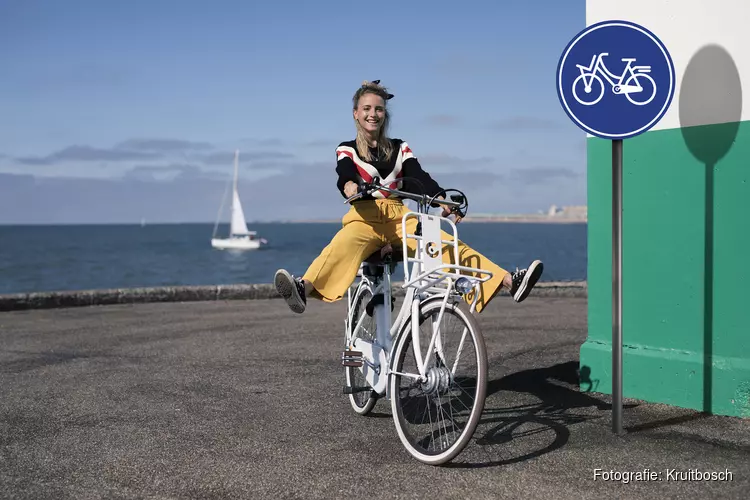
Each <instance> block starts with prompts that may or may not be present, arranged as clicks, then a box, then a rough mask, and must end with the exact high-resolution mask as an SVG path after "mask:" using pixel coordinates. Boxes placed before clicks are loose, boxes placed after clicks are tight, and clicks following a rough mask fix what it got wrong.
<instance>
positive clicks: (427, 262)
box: [345, 188, 492, 399]
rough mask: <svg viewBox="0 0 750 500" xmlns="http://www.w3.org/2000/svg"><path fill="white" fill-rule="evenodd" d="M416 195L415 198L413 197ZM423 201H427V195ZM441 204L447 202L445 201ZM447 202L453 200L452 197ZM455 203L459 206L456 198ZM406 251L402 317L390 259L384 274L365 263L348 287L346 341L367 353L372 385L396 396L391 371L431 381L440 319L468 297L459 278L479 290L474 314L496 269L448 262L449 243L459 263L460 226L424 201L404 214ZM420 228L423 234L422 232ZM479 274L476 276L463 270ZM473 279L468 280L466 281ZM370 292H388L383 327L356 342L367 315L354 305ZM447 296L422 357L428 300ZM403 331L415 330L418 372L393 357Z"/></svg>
mask: <svg viewBox="0 0 750 500" xmlns="http://www.w3.org/2000/svg"><path fill="white" fill-rule="evenodd" d="M385 189H386V190H388V191H391V192H395V193H397V194H401V195H406V196H405V197H411V196H410V195H409V193H402V192H400V191H398V190H391V189H388V188H385ZM412 199H413V197H412ZM422 201H423V200H422ZM440 203H443V201H441V202H440ZM447 204H450V202H448V203H447ZM454 205H456V204H455V203H454ZM411 219H416V220H417V224H415V228H419V230H415V231H414V232H413V233H409V232H408V227H409V225H410V224H409V223H410V221H411ZM401 222H402V226H401V227H402V238H401V239H402V246H403V248H402V251H403V256H404V261H403V265H404V283H403V285H402V288H404V289H406V295H405V298H404V302H403V303H402V305H401V307H400V310H399V313H398V315H397V318H396V320H395V321H394V322H392V321H391V317H392V315H391V300H392V299H391V296H392V295H391V294H392V287H391V269H390V267H391V266H390V264H389V263H386V264H384V265H383V273H382V279H375V280H373V279H371V277H370V276H367V275H366V273H364V272H362V268H360V273H358V276H360V282H359V284H358V285H357V286H356V288H355V292H354V294H353V295H352V288H351V287H350V288H349V291H348V292H347V302H348V311H347V318H346V320H345V328H346V345H347V346H348V347H350V348H352V349H356V350H357V351H358V352H361V360H362V365H361V366H360V370H361V371H362V373H363V374H364V375H365V378H366V380H367V382H368V384H369V385H370V386H371V387H372V390H374V391H375V392H376V393H378V394H380V395H382V394H384V393H385V397H386V398H387V399H390V398H391V395H390V384H388V380H389V378H390V375H401V376H405V377H411V378H416V379H421V380H426V370H425V366H427V365H428V363H429V362H430V359H431V353H432V352H433V349H434V350H436V351H437V352H438V353H441V354H442V344H441V341H440V328H439V325H440V322H441V320H442V317H443V313H444V311H445V308H446V307H447V305H448V302H449V300H463V299H462V298H460V296H461V292H459V291H458V290H457V286H456V284H457V282H458V281H459V280H462V279H463V280H466V281H465V282H464V285H465V287H463V293H465V294H469V293H471V292H472V291H473V292H474V299H473V300H472V302H471V304H470V312H471V313H474V311H475V308H476V303H477V300H478V298H479V285H480V284H481V283H482V282H484V281H487V280H488V279H490V278H491V277H492V273H491V272H490V271H485V270H482V269H478V268H472V267H468V266H461V265H459V264H445V263H444V262H443V252H444V250H443V249H444V247H445V248H449V249H450V251H452V253H453V256H452V257H453V259H452V261H453V262H459V248H458V241H459V240H458V229H457V227H456V224H455V223H454V222H453V221H452V220H450V219H448V218H444V217H440V216H435V215H430V214H429V213H428V212H427V206H426V204H423V203H420V206H419V211H418V212H413V211H410V212H407V213H406V214H404V216H403V217H402V221H401ZM443 223H447V224H448V225H449V229H450V232H448V231H446V233H447V234H448V235H449V237H450V238H449V239H444V238H443V229H442V224H443ZM417 233H419V234H417ZM409 240H415V241H416V245H415V246H416V251H415V252H414V256H413V257H409V256H408V255H409V251H408V243H409ZM462 273H473V274H474V275H473V276H472V275H468V274H462ZM466 284H468V285H466ZM365 291H369V292H370V293H372V295H373V297H376V296H380V295H382V297H383V300H382V303H381V302H380V301H378V302H377V303H376V305H375V306H374V308H373V309H374V310H373V316H374V317H375V319H376V325H377V332H376V340H375V342H369V341H367V340H364V339H360V338H358V339H356V341H355V342H354V344H352V337H353V336H354V334H355V333H356V332H357V331H358V330H359V329H360V328H361V327H362V322H361V319H362V318H363V317H364V315H361V316H360V318H359V321H357V319H356V318H354V317H353V309H352V305H353V304H356V303H357V301H358V300H359V297H360V296H361V295H362V294H363V293H365ZM428 300H429V301H433V300H441V302H442V303H441V308H440V312H439V314H438V319H437V325H438V326H437V328H436V327H435V325H433V333H432V336H431V339H430V342H429V344H428V347H427V351H426V355H425V356H424V358H423V357H422V349H421V345H420V338H419V330H420V329H419V326H420V325H419V318H420V308H421V306H422V304H424V303H425V302H426V301H428ZM409 318H410V320H411V325H410V328H409V329H406V325H405V323H406V321H407V320H408V319H409ZM355 321H356V322H357V323H356V325H354V327H353V328H349V326H350V325H352V323H353V322H355ZM467 333H468V331H467V329H464V331H463V333H462V338H461V343H460V345H461V346H463V342H464V340H465V337H466V335H467ZM399 334H402V335H403V334H405V335H411V339H412V346H413V351H414V356H415V359H416V362H417V367H418V373H411V374H410V373H398V372H396V371H394V367H395V364H396V360H395V358H394V357H393V356H392V353H393V351H394V349H393V347H394V346H395V345H396V344H397V343H398V342H400V341H402V339H401V337H400V336H399ZM460 353H461V349H459V352H458V354H457V358H456V361H455V363H454V365H453V367H452V370H451V373H455V369H456V366H457V364H458V357H459V356H460Z"/></svg>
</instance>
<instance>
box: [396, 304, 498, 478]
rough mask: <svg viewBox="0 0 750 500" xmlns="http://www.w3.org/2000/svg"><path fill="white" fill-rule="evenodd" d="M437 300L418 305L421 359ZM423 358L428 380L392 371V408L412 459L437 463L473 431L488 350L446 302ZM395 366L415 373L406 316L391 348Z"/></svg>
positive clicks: (473, 326)
mask: <svg viewBox="0 0 750 500" xmlns="http://www.w3.org/2000/svg"><path fill="white" fill-rule="evenodd" d="M441 306H442V299H440V300H429V301H427V302H426V303H425V304H423V305H422V307H421V315H420V328H419V329H420V332H419V344H420V351H421V352H422V357H423V359H424V358H425V357H426V356H425V353H426V351H427V348H428V347H429V344H430V340H431V338H432V332H433V324H434V323H437V319H438V316H439V314H440V309H441ZM438 339H439V342H438V340H436V341H435V347H433V349H432V355H431V356H430V357H429V358H427V362H426V363H425V371H426V375H427V380H423V381H420V380H418V379H416V378H413V377H409V376H405V375H397V374H392V375H391V380H390V381H389V383H390V384H391V386H390V389H391V406H392V410H393V419H394V422H395V424H396V430H397V431H398V435H399V438H400V439H401V442H402V443H403V445H404V446H405V447H406V449H407V450H408V451H409V453H411V455H412V456H413V457H414V458H416V459H417V460H419V461H421V462H423V463H426V464H430V465H441V464H444V463H446V462H448V461H450V460H452V459H453V458H455V457H456V456H457V455H458V454H459V453H461V451H463V449H464V448H465V447H466V445H467V444H468V443H469V440H470V439H471V437H472V436H473V434H474V431H475V430H476V427H477V425H478V424H479V419H480V417H481V415H482V411H483V410H484V399H485V395H486V391H487V351H486V348H485V344H484V339H483V338H482V335H481V332H480V329H479V325H478V324H477V321H476V319H475V318H474V316H473V315H472V314H471V312H470V311H469V308H468V306H467V305H466V303H465V302H464V301H462V300H460V299H458V300H456V301H449V302H448V304H447V305H446V307H445V311H444V312H443V317H442V319H441V322H440V335H439V336H438ZM394 356H395V358H394V359H395V360H396V363H395V366H394V370H395V371H396V372H398V373H402V374H414V375H418V374H419V370H418V368H417V363H416V357H415V356H414V348H413V341H412V332H411V319H409V321H407V322H406V323H405V325H404V328H403V329H402V331H401V335H400V336H399V340H398V345H397V346H396V349H395V351H394Z"/></svg>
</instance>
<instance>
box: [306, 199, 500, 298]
mask: <svg viewBox="0 0 750 500" xmlns="http://www.w3.org/2000/svg"><path fill="white" fill-rule="evenodd" d="M408 211H409V208H408V207H407V206H406V205H404V204H403V202H402V201H401V200H399V199H383V200H370V201H363V202H359V203H356V204H353V205H352V206H351V208H350V209H349V212H347V214H346V215H344V217H343V219H342V221H341V222H342V228H341V229H340V230H339V231H338V233H336V235H335V236H334V237H333V239H332V240H331V242H330V243H329V244H328V245H327V246H326V247H325V248H324V249H323V251H322V252H321V253H320V255H319V256H318V257H317V258H316V259H315V260H314V261H313V262H312V264H310V267H309V268H308V269H307V272H306V273H305V275H304V276H303V277H302V279H304V280H306V281H309V282H310V284H311V285H312V286H313V288H314V290H313V292H312V293H311V296H312V297H314V298H317V299H320V300H323V301H324V302H334V301H336V300H340V299H341V298H342V297H343V296H344V294H345V293H346V291H347V289H348V288H349V287H350V286H351V285H352V283H353V282H354V278H355V277H356V276H357V272H358V271H359V268H360V265H361V264H362V261H364V260H365V259H366V258H367V257H369V256H370V255H372V254H373V253H374V252H375V251H377V250H379V249H380V248H381V247H383V246H384V245H386V244H388V243H390V244H391V245H392V246H393V248H394V251H400V249H401V246H402V245H403V243H402V238H401V236H402V230H401V226H402V223H401V220H402V217H403V215H404V214H405V213H406V212H408ZM416 224H417V220H416V219H410V220H409V221H407V231H408V234H413V233H414V230H415V227H416ZM410 226H411V227H410ZM443 239H445V240H451V239H452V235H449V234H448V233H446V232H445V231H443ZM416 245H417V241H416V240H414V239H411V238H410V239H409V240H408V241H407V248H408V251H409V256H410V257H413V256H414V252H415V251H416ZM453 255H454V254H453V249H452V247H450V246H446V247H444V248H443V261H444V262H445V263H449V264H454V262H452V261H453ZM458 255H459V260H460V262H459V265H462V266H467V267H473V268H476V269H483V270H486V271H490V272H492V278H490V279H489V280H487V281H485V282H484V283H481V285H480V287H481V288H480V292H479V297H478V299H477V305H476V311H477V312H481V311H482V309H484V307H486V306H487V304H488V303H489V301H490V300H492V298H493V297H494V296H495V295H496V294H497V292H498V291H499V290H500V287H501V285H502V282H503V279H504V278H505V275H506V274H508V271H506V270H505V269H503V268H501V267H499V266H498V265H497V264H495V263H494V262H492V261H491V260H490V259H488V258H487V257H485V256H483V255H482V254H480V253H479V252H477V251H476V250H474V249H472V248H471V247H469V246H468V245H466V244H465V243H463V242H462V241H461V240H460V239H459V254H458ZM473 299H474V297H473V296H471V297H470V300H472V301H473ZM467 301H468V299H467Z"/></svg>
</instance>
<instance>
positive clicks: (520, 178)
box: [508, 167, 583, 185]
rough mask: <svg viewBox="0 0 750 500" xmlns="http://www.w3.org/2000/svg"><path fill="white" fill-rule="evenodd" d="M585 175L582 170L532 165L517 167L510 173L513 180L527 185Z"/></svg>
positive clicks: (509, 177)
mask: <svg viewBox="0 0 750 500" xmlns="http://www.w3.org/2000/svg"><path fill="white" fill-rule="evenodd" d="M581 176H583V173H581V172H574V171H573V170H571V169H569V168H562V167H531V168H515V169H512V170H511V171H510V173H509V175H508V179H509V180H510V181H511V182H516V183H520V184H525V185H531V184H545V183H554V182H556V181H560V180H571V179H578V178H579V177H581Z"/></svg>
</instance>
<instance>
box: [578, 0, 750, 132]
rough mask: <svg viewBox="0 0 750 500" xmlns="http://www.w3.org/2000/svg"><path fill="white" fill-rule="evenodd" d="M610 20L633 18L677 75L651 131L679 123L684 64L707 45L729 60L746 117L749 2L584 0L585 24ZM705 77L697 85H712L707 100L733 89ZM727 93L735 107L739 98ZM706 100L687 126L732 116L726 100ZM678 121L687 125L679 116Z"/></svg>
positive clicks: (749, 79) (749, 85)
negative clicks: (669, 60) (719, 49)
mask: <svg viewBox="0 0 750 500" xmlns="http://www.w3.org/2000/svg"><path fill="white" fill-rule="evenodd" d="M610 19H619V20H623V21H632V22H634V23H637V24H640V25H641V26H643V27H645V28H647V29H649V30H650V31H652V32H653V33H654V34H655V35H656V36H657V37H659V39H660V40H661V41H662V42H663V43H664V45H666V47H667V50H669V53H670V54H671V56H672V60H673V62H674V66H675V71H676V73H677V87H676V89H675V94H674V99H673V101H672V104H671V105H670V107H669V110H668V111H667V113H666V114H665V115H664V116H663V117H662V119H661V120H660V121H659V123H657V124H656V126H654V128H652V129H651V130H659V129H670V128H678V127H680V116H679V106H678V103H679V102H680V89H681V86H682V85H681V84H682V82H683V75H684V74H685V68H686V67H687V65H688V63H689V62H690V59H691V58H692V57H693V55H694V54H695V53H696V52H698V50H700V49H701V47H703V46H705V45H707V44H717V45H719V46H721V47H723V48H724V49H725V50H726V51H727V52H729V54H730V55H731V57H732V59H733V60H734V65H735V66H736V67H737V70H738V72H739V76H740V81H741V82H742V88H743V90H744V91H745V92H744V95H743V96H742V97H743V98H742V101H744V102H743V105H742V112H741V120H743V121H744V120H750V102H748V101H750V0H586V25H591V24H594V23H597V22H600V21H606V20H610ZM705 76H706V78H705V83H704V82H703V81H701V82H700V84H699V85H701V86H705V87H706V89H707V91H710V89H715V90H714V92H716V94H713V95H712V97H709V98H710V99H720V100H721V99H723V98H725V97H727V96H724V95H722V91H723V88H725V87H730V88H732V86H731V85H723V83H722V81H721V79H720V78H717V81H716V82H712V81H711V80H710V75H705ZM702 79H703V78H702ZM735 81H736V78H735ZM734 88H736V85H735V86H734ZM735 94H736V92H735ZM707 95H708V94H707ZM729 97H731V99H733V101H732V102H733V104H732V106H733V107H734V108H735V109H737V106H736V103H737V101H738V99H739V97H738V96H736V95H734V96H729ZM708 104H710V106H706V107H707V108H711V109H710V110H709V109H707V110H704V111H703V112H702V113H694V114H693V117H692V119H691V123H689V125H708V124H712V123H723V122H726V121H729V120H728V119H727V116H733V117H734V116H735V114H734V113H733V112H731V111H728V110H726V108H727V106H729V104H728V103H725V102H718V103H713V102H711V103H708ZM722 108H724V109H723V110H722ZM737 116H739V111H737ZM735 120H736V117H735ZM733 121H734V120H733ZM682 123H683V124H686V122H685V118H684V116H683V122H682Z"/></svg>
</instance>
